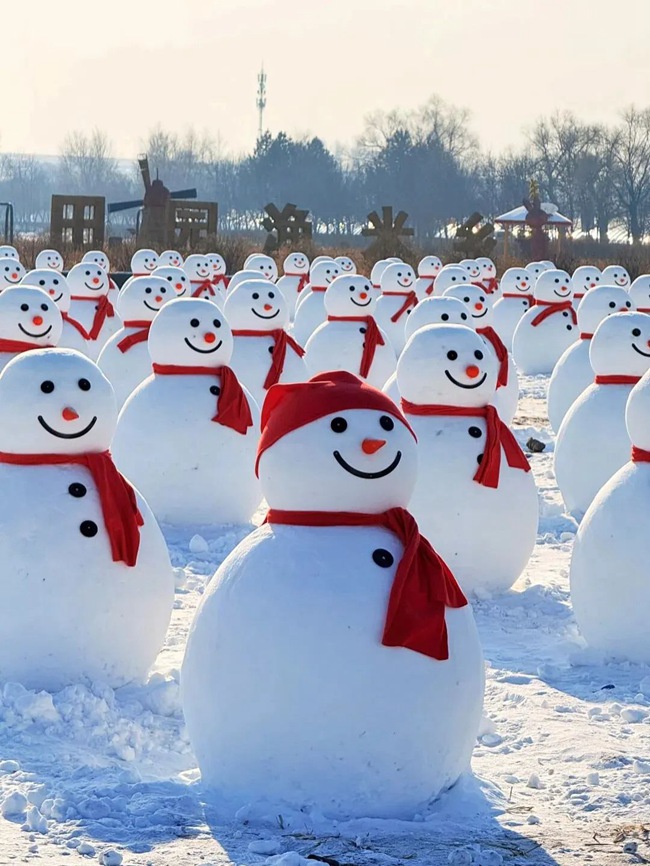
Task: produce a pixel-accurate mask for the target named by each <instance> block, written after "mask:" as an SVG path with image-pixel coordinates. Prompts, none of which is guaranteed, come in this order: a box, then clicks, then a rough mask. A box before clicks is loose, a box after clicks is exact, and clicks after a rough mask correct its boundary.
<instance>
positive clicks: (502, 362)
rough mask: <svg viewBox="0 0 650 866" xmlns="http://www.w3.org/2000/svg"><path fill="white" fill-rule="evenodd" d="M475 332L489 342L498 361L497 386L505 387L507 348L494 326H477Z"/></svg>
mask: <svg viewBox="0 0 650 866" xmlns="http://www.w3.org/2000/svg"><path fill="white" fill-rule="evenodd" d="M476 333H477V334H480V335H481V336H482V337H485V339H486V340H487V341H488V343H490V344H491V346H492V348H493V349H494V351H495V354H496V356H497V359H498V361H499V375H498V377H497V388H505V386H506V385H507V384H508V350H507V349H506V347H505V346H504V345H503V342H502V340H501V337H499V335H498V334H497V332H496V331H495V330H494V328H477V329H476Z"/></svg>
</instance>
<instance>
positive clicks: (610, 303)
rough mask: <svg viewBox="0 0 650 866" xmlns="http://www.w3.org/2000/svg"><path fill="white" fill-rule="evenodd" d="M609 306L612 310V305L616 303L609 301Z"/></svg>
mask: <svg viewBox="0 0 650 866" xmlns="http://www.w3.org/2000/svg"><path fill="white" fill-rule="evenodd" d="M609 306H610V307H611V309H612V310H613V309H614V307H615V306H616V304H615V303H614V301H610V302H609Z"/></svg>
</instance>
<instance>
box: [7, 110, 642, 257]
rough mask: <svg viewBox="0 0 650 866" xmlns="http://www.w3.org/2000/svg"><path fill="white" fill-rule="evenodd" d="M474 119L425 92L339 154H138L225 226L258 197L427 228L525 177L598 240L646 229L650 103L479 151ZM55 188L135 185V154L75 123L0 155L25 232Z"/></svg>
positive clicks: (309, 150)
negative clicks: (126, 156)
mask: <svg viewBox="0 0 650 866" xmlns="http://www.w3.org/2000/svg"><path fill="white" fill-rule="evenodd" d="M470 121H471V118H470V116H469V114H468V112H466V111H464V110H462V109H458V108H456V107H454V106H450V105H447V104H446V103H444V102H443V101H442V100H440V99H439V98H437V97H433V98H432V99H430V100H429V101H428V102H427V103H426V104H425V105H424V106H422V107H421V108H420V109H418V110H416V111H412V112H404V111H392V112H388V113H376V114H373V115H371V116H369V117H368V118H367V120H366V124H365V128H364V130H363V133H362V135H361V136H360V137H359V138H358V140H357V141H356V142H354V144H353V145H352V146H351V147H350V148H348V149H346V150H341V151H337V152H336V153H333V152H331V151H330V150H329V149H328V148H327V147H326V146H325V144H324V143H323V142H322V140H321V139H319V138H317V137H313V138H303V139H294V138H291V137H290V136H288V135H286V134H285V133H283V132H280V133H279V134H277V135H275V136H273V135H271V134H269V133H267V134H265V135H264V136H262V138H261V139H260V140H259V141H258V142H257V143H256V146H255V148H254V150H253V151H252V153H250V154H245V155H241V156H238V157H232V156H228V155H226V154H225V153H224V149H223V146H222V143H221V141H220V139H218V138H216V139H215V138H211V137H209V136H207V135H199V134H197V133H195V132H193V131H189V132H187V133H186V134H185V135H178V134H176V133H174V132H171V131H168V130H164V129H162V128H159V129H156V130H154V131H153V132H151V133H150V134H149V136H148V138H147V139H146V141H143V143H142V150H143V151H146V152H147V153H148V155H149V159H150V163H151V165H152V167H153V168H154V170H157V171H158V172H159V174H160V177H161V178H162V179H163V180H164V182H165V184H166V185H167V186H168V187H170V188H171V189H183V188H187V187H192V186H196V187H197V189H198V194H199V197H200V198H205V199H208V200H216V201H218V202H219V203H220V214H221V215H220V219H221V225H222V228H226V229H232V230H245V229H253V228H256V227H257V226H258V224H259V216H260V211H261V208H262V207H263V206H264V205H265V204H266V203H267V202H269V201H275V202H276V203H278V204H284V202H286V201H293V202H295V203H296V204H299V205H300V206H304V207H308V208H310V210H311V213H312V216H313V218H314V220H315V222H316V224H317V226H318V227H319V229H321V230H326V231H328V232H331V233H349V232H352V231H355V230H358V228H359V226H360V225H361V223H363V221H364V219H365V216H366V214H367V213H368V211H369V210H371V209H373V208H375V207H377V206H378V205H380V204H384V203H391V204H393V205H394V206H396V207H400V208H403V209H404V210H406V211H408V213H409V214H410V221H411V224H413V225H414V227H415V229H416V233H417V235H418V236H419V237H421V238H424V237H430V236H433V235H435V234H438V233H440V232H444V231H445V227H446V226H447V225H448V224H449V223H450V222H451V221H453V220H458V219H462V218H464V217H466V216H468V215H469V214H470V213H471V212H472V211H474V210H479V211H481V212H482V213H483V214H484V215H486V216H492V217H493V216H496V215H498V214H499V213H501V212H503V211H506V210H509V209H510V208H512V207H514V206H516V205H517V204H519V203H520V202H521V200H522V198H523V196H524V195H525V194H526V192H527V190H528V184H529V180H530V179H531V178H533V177H534V178H536V179H537V181H538V182H539V185H540V189H541V192H542V198H543V200H546V201H552V202H554V203H555V204H556V205H557V206H558V207H559V209H560V210H561V211H562V212H563V213H565V214H566V215H567V216H569V217H571V218H572V219H573V220H574V221H575V223H576V225H578V226H579V227H580V228H581V229H582V231H583V232H585V233H589V234H592V235H594V234H596V235H597V236H598V237H599V239H600V240H602V241H607V239H608V237H609V234H610V232H612V230H613V229H616V231H617V233H618V234H621V233H624V234H625V235H626V236H627V237H629V238H631V239H633V240H634V241H637V242H638V241H641V240H643V239H644V238H647V237H648V235H650V108H647V109H638V108H635V107H631V108H628V109H626V110H625V111H623V112H622V113H621V114H620V117H619V120H618V122H617V123H615V124H613V125H611V126H605V125H598V124H587V123H584V122H583V121H582V120H580V119H579V118H578V117H576V116H575V115H573V114H570V113H558V114H555V115H553V116H551V117H545V118H541V119H540V120H539V121H538V122H537V123H536V124H535V126H534V127H533V128H532V129H531V130H529V132H528V135H527V141H526V145H525V147H524V148H522V149H520V150H518V151H508V152H505V153H501V154H493V153H486V152H484V151H482V150H481V148H480V146H479V142H478V140H477V138H476V136H475V135H474V134H473V132H472V129H471V122H470ZM53 192H67V193H71V194H74V193H80V194H81V193H85V194H100V195H105V196H106V197H107V199H108V200H109V201H115V200H121V199H130V198H138V197H140V196H141V195H142V192H143V190H142V183H141V180H140V177H139V175H138V173H137V170H136V167H135V163H133V164H131V163H130V162H124V161H119V160H116V159H115V158H114V156H113V151H112V147H111V144H110V140H109V138H108V136H107V135H106V134H105V133H103V132H102V131H99V130H97V131H95V132H93V133H91V134H90V135H87V134H83V133H79V132H71V133H70V134H69V135H68V136H67V138H66V140H65V141H64V143H63V145H62V147H61V153H60V157H59V158H58V159H56V160H50V161H44V160H42V159H39V158H38V157H35V156H15V155H4V156H2V155H0V200H1V201H11V202H13V203H14V205H15V208H16V219H17V223H18V225H19V226H20V227H21V228H23V229H28V228H30V227H37V226H39V225H40V224H46V222H47V219H48V212H49V199H50V195H51V194H52V193H53ZM124 218H126V219H127V220H128V219H132V218H133V214H131V216H128V214H127V215H126V217H121V219H124Z"/></svg>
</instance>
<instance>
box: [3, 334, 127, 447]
mask: <svg viewBox="0 0 650 866" xmlns="http://www.w3.org/2000/svg"><path fill="white" fill-rule="evenodd" d="M0 405H10V406H11V411H10V412H3V415H2V424H1V425H0V427H1V429H0V451H8V452H10V453H13V454H83V453H85V452H101V451H106V450H107V449H108V448H109V447H110V444H111V439H112V438H113V433H114V432H115V426H116V424H117V404H116V401H115V393H114V391H113V387H112V385H111V383H110V382H109V381H108V379H107V378H106V377H105V376H104V374H103V373H102V371H101V370H100V369H99V367H97V365H96V364H93V362H92V361H91V360H90V359H89V358H86V357H85V355H82V354H81V353H80V352H75V351H72V350H71V349H38V350H36V351H33V352H24V353H23V354H22V355H18V356H17V357H16V358H14V359H13V360H12V361H10V363H9V364H7V366H6V367H5V369H4V370H3V371H2V374H1V375H0Z"/></svg>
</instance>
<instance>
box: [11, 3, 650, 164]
mask: <svg viewBox="0 0 650 866" xmlns="http://www.w3.org/2000/svg"><path fill="white" fill-rule="evenodd" d="M8 3H9V0H0V7H1V6H4V4H8ZM10 12H11V14H10V15H9V18H8V19H7V20H6V21H5V23H4V24H3V38H2V55H1V57H2V66H1V68H2V74H3V78H4V86H3V94H4V100H3V102H4V106H3V110H2V115H0V116H1V117H2V120H1V121H0V149H1V150H2V151H26V152H32V153H44V154H55V153H58V151H59V148H60V144H61V142H62V140H63V138H64V136H65V134H66V132H68V131H71V130H77V129H78V130H84V131H90V130H92V129H93V128H94V127H99V128H101V129H104V130H106V131H107V132H108V134H109V136H110V138H111V139H112V141H113V145H114V152H115V155H117V156H121V157H132V156H134V155H135V154H137V153H138V152H139V150H140V149H141V144H142V141H143V140H144V138H145V137H146V135H147V133H148V132H149V131H150V130H151V129H152V128H153V127H154V126H156V125H157V124H160V125H162V126H163V127H164V128H167V129H170V130H174V131H177V132H183V131H184V130H186V129H187V128H188V127H191V126H192V127H194V128H195V129H197V130H199V131H202V130H205V131H206V132H208V133H210V134H212V135H215V136H216V135H219V136H220V138H221V140H222V142H223V145H224V149H225V150H226V151H228V152H231V153H239V152H242V151H245V150H249V149H250V148H251V147H252V146H253V145H254V142H255V138H256V131H257V113H256V108H255V94H256V88H257V73H258V71H259V68H260V65H261V64H262V62H263V63H264V66H265V69H266V72H267V75H268V85H267V91H268V107H267V111H266V122H265V125H266V126H267V128H268V129H270V130H271V132H274V133H275V132H279V131H280V130H284V131H286V132H288V133H290V134H301V133H312V134H317V135H320V136H321V137H322V138H324V139H325V141H326V142H327V143H328V144H329V145H330V146H334V145H336V143H342V144H347V143H350V142H352V141H353V139H354V138H355V136H357V135H358V134H359V132H360V131H361V130H362V128H363V120H364V116H365V115H366V114H368V113H369V112H371V111H375V110H377V109H382V110H390V109H392V108H398V107H399V108H403V109H409V108H415V107H417V106H419V105H421V104H422V103H423V102H425V101H426V100H427V98H428V97H429V96H430V95H432V94H434V93H437V94H439V95H440V96H441V97H443V99H445V100H447V101H449V102H453V103H455V104H457V105H459V106H463V107H466V108H468V109H470V111H471V113H472V126H473V129H474V131H475V132H476V134H477V135H478V136H479V139H480V141H481V143H482V145H483V146H484V147H485V148H491V149H500V148H504V147H507V146H508V145H513V146H518V145H519V144H521V142H522V141H523V130H524V129H525V128H526V127H527V126H530V124H532V122H533V121H534V120H535V118H536V117H538V116H539V115H540V114H544V113H550V112H552V111H553V110H555V109H571V110H574V111H575V112H576V113H579V114H580V115H581V116H582V117H584V118H585V119H587V120H591V121H610V120H612V119H613V118H614V117H615V115H616V112H617V110H618V109H619V108H621V107H623V106H626V105H629V104H630V103H633V102H635V103H636V104H638V105H650V0H401V2H397V0H103V2H97V0H23V2H19V3H15V2H14V3H11V10H10ZM5 18H6V16H5Z"/></svg>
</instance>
